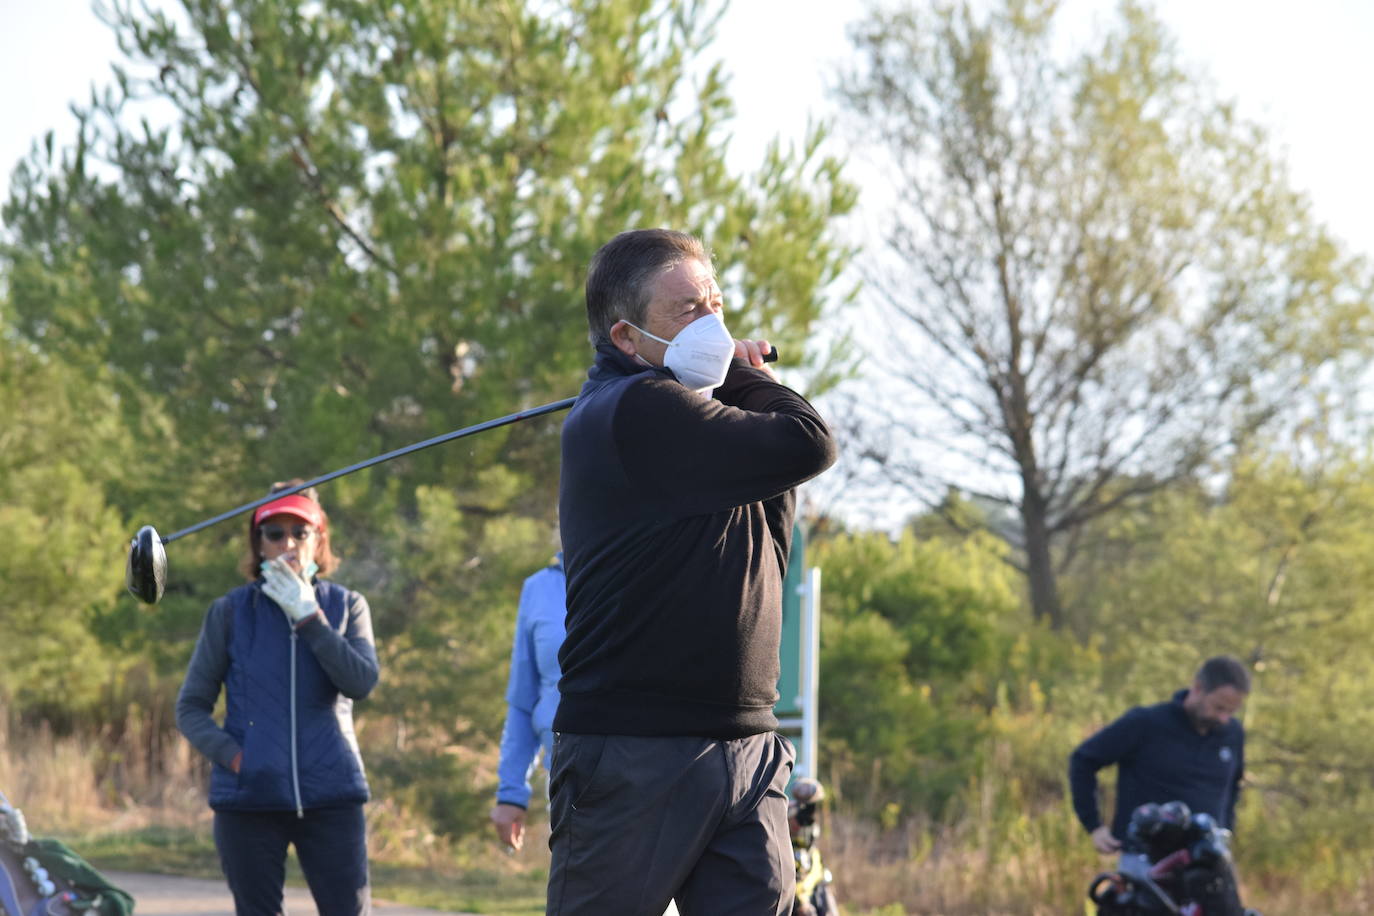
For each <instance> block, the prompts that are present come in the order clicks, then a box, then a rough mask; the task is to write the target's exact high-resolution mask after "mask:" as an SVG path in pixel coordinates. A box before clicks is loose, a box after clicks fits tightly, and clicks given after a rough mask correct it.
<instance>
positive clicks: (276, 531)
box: [259, 525, 315, 544]
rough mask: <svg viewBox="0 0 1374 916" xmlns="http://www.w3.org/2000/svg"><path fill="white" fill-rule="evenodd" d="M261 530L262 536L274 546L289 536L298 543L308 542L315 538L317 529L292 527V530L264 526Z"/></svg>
mask: <svg viewBox="0 0 1374 916" xmlns="http://www.w3.org/2000/svg"><path fill="white" fill-rule="evenodd" d="M259 530H260V531H261V532H262V536H263V537H265V538H267V540H269V541H271V542H272V543H273V544H275V543H277V541H280V540H281V539H282V538H284V537H286V536H287V535H288V534H290V535H291V537H292V538H294V539H295V540H296V541H298V542H299V541H308V540H310V539H311V538H313V537H314V536H315V529H314V528H313V527H312V526H310V525H292V526H291V527H290V528H286V527H285V526H283V525H263V526H262V528H261V529H259Z"/></svg>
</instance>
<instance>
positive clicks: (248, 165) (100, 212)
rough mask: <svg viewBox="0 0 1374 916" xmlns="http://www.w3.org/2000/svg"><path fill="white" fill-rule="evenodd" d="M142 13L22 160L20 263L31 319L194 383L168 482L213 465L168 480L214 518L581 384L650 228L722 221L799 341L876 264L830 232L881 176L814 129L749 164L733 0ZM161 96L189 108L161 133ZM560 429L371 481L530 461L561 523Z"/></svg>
mask: <svg viewBox="0 0 1374 916" xmlns="http://www.w3.org/2000/svg"><path fill="white" fill-rule="evenodd" d="M113 22H114V27H115V28H116V30H117V33H118V36H119V39H120V42H121V47H122V48H123V49H124V50H125V51H126V52H127V53H128V54H129V56H130V63H129V64H128V65H126V66H123V67H120V68H118V69H117V71H116V75H117V78H118V79H117V85H116V86H115V87H113V88H112V89H111V90H109V91H107V92H106V93H105V94H103V95H102V96H100V97H99V98H97V99H96V100H95V101H94V103H93V104H92V106H91V107H89V108H88V109H85V110H83V112H82V114H81V118H82V121H81V127H80V131H79V141H78V144H77V146H76V148H75V149H73V150H71V151H68V152H66V153H63V154H61V156H60V158H58V157H57V154H56V153H49V154H47V155H45V151H44V150H43V149H39V150H38V151H36V152H35V154H34V156H33V157H31V159H30V160H29V161H28V162H26V163H24V164H23V165H22V166H21V167H20V169H19V170H18V171H17V172H16V175H15V179H14V185H13V191H12V194H11V197H10V200H9V203H8V205H7V208H6V210H5V218H6V222H7V223H8V224H9V225H10V226H12V227H13V232H12V236H13V238H12V241H11V243H10V244H9V245H8V246H7V247H6V248H5V251H4V261H5V265H6V267H7V272H8V275H9V280H10V284H11V289H12V295H13V301H14V307H15V311H16V316H17V324H18V327H19V329H20V331H21V332H22V333H23V334H24V335H25V336H26V337H28V338H29V339H30V340H33V341H36V342H39V343H40V344H41V346H42V347H43V348H44V349H46V350H50V351H53V352H60V353H63V354H64V355H66V356H67V357H68V358H70V359H72V360H73V361H74V362H78V363H80V364H82V365H87V366H97V365H99V366H112V367H113V368H114V369H115V370H116V372H115V377H114V380H113V381H114V384H115V385H116V390H117V391H118V392H119V393H120V394H121V396H123V395H124V394H125V393H126V392H128V391H130V390H131V389H132V390H137V391H148V390H151V391H154V392H157V393H158V394H159V396H160V397H162V398H164V399H165V405H166V409H167V411H168V413H169V415H170V416H171V418H172V420H173V421H174V424H175V447H174V448H172V449H170V450H169V451H170V452H171V453H173V455H169V456H168V457H167V459H166V470H167V471H168V472H169V473H168V477H169V478H171V479H181V478H184V477H185V476H187V473H188V471H193V470H194V469H197V468H204V469H205V477H206V479H207V480H208V481H210V482H211V485H210V487H209V489H208V492H205V493H186V492H179V493H177V494H176V495H175V498H173V496H171V495H170V494H167V495H165V496H164V500H165V504H166V505H175V506H176V507H177V509H178V511H179V512H181V513H184V514H194V511H197V510H207V511H208V510H213V509H214V508H216V507H218V506H221V505H222V503H223V501H224V500H223V493H224V488H225V487H226V486H228V487H232V488H233V489H234V490H243V489H248V490H250V491H252V492H257V491H258V490H259V489H260V488H261V487H262V486H263V485H264V483H265V482H266V481H267V480H270V479H275V478H281V477H289V476H297V475H299V476H311V475H312V474H313V473H315V472H318V471H321V470H324V469H327V468H330V467H337V466H340V465H342V464H346V463H348V462H349V461H353V460H357V459H359V458H362V457H364V456H366V455H369V454H375V453H378V452H381V451H385V450H387V449H390V448H393V447H396V446H399V445H401V444H404V443H406V442H409V441H413V440H415V439H417V438H423V437H425V436H428V435H432V434H434V433H436V432H440V431H443V430H444V429H447V428H451V427H453V426H457V425H462V424H464V423H468V422H473V421H475V420H477V419H482V418H485V417H488V416H492V415H499V414H501V413H505V412H508V411H510V410H512V409H516V408H518V407H521V406H528V405H531V404H534V403H539V402H543V401H546V400H552V399H554V398H555V397H560V396H566V395H567V394H570V393H573V392H575V390H576V388H577V386H578V384H579V379H580V376H581V372H582V370H583V368H584V367H585V365H586V364H587V362H588V352H587V348H586V345H585V342H584V341H585V330H584V329H585V321H584V317H583V313H582V309H581V304H580V299H581V281H582V273H583V270H584V268H585V265H586V262H587V260H588V258H589V257H590V255H591V253H592V252H593V251H594V250H595V249H596V248H597V247H598V246H599V245H600V244H601V243H602V242H604V241H605V240H606V239H608V238H609V237H610V236H611V235H613V234H614V233H616V232H618V231H620V230H622V229H625V228H629V227H633V226H637V225H643V224H669V225H674V226H680V227H684V228H687V229H691V230H695V231H698V232H700V233H702V234H703V235H704V236H705V237H706V238H707V239H708V241H710V242H711V243H712V244H713V246H714V247H715V250H716V253H717V256H718V259H719V261H720V263H721V264H722V266H723V267H725V268H726V277H727V279H728V281H729V290H728V291H729V292H730V293H733V294H735V295H736V296H737V297H738V299H739V301H740V302H741V303H742V309H741V315H740V318H739V319H738V320H737V321H736V325H737V328H738V330H739V332H741V333H745V332H760V333H764V332H766V333H768V334H769V335H771V336H772V337H773V338H775V339H777V340H778V341H779V342H780V344H781V345H782V346H783V347H785V348H788V349H789V350H791V351H792V352H795V353H797V354H801V353H802V352H803V350H804V341H805V340H806V331H807V327H808V325H809V324H810V323H811V321H812V320H814V319H815V317H816V316H817V314H818V312H819V308H820V303H821V299H822V295H823V291H824V289H825V286H826V285H827V284H828V282H829V281H830V280H831V279H833V278H834V276H835V275H836V273H837V271H838V270H839V269H840V267H841V266H842V265H843V262H844V260H845V257H846V256H847V252H846V251H845V250H844V249H843V248H842V247H841V246H839V245H838V244H837V243H836V242H835V241H834V240H833V239H832V238H831V237H830V230H829V228H828V221H829V220H830V219H831V217H833V216H835V215H837V214H840V213H843V212H844V211H846V210H847V209H848V208H849V207H850V205H851V204H852V200H853V195H852V191H851V190H850V188H849V187H848V186H847V185H846V184H844V183H843V181H841V179H840V178H839V174H838V164H837V163H836V162H834V161H833V160H828V159H820V158H819V157H818V155H817V154H816V151H815V145H814V144H812V145H809V146H807V147H806V148H805V149H804V150H802V151H801V152H800V153H799V154H798V155H796V156H792V155H786V154H783V153H781V152H779V151H778V150H776V149H775V150H774V151H773V152H771V153H770V154H769V155H768V156H767V157H766V161H764V162H763V163H761V164H760V167H759V169H758V171H757V173H756V174H754V175H751V176H748V177H744V176H736V175H734V174H731V172H730V171H729V170H728V169H727V168H726V166H725V164H724V159H723V155H724V140H725V134H724V125H725V123H726V122H727V120H728V118H729V116H730V115H731V107H730V102H729V99H728V97H727V95H726V94H725V90H724V85H723V81H722V77H721V74H720V72H719V70H712V71H710V72H709V73H708V74H707V75H706V76H705V77H704V78H703V79H702V80H701V81H700V83H699V84H698V85H695V86H688V85H686V80H687V77H686V74H687V72H688V69H687V65H688V62H689V60H691V59H692V58H694V57H695V56H697V55H699V53H700V51H701V48H702V46H703V44H704V43H705V42H706V41H707V40H708V38H709V36H710V27H711V23H712V16H711V15H710V9H709V8H708V7H707V5H705V4H700V3H693V2H685V0H681V2H650V0H615V2H600V0H598V2H589V0H588V2H567V3H563V4H555V5H550V4H544V3H533V2H531V3H514V4H462V3H454V2H448V0H413V2H403V3H397V4H389V5H383V6H378V5H376V4H372V3H361V2H351V0H336V2H326V3H322V4H312V5H308V6H304V7H303V6H301V5H300V4H297V3H291V2H286V0H240V2H228V0H187V2H186V3H185V4H184V5H183V8H182V10H181V11H180V15H178V16H176V17H173V16H170V15H167V14H164V13H162V12H148V11H144V10H141V9H135V8H134V7H133V6H131V5H130V6H125V5H120V6H118V7H117V8H116V11H115V13H114V15H113ZM147 98H152V99H155V100H157V102H158V103H159V104H161V105H162V106H164V107H169V108H170V109H171V111H172V112H174V117H173V120H172V124H171V125H170V126H169V127H166V128H154V127H150V126H148V125H147V123H146V122H145V123H144V124H142V125H141V126H137V127H136V126H133V125H132V123H131V122H132V117H131V113H132V112H133V111H134V110H135V109H136V101H135V100H139V99H147ZM97 161H99V162H100V163H101V165H100V166H97V165H96V163H97ZM131 403H132V404H136V403H137V401H136V400H132V401H131ZM129 409H135V408H134V407H130V408H129ZM131 422H137V418H136V417H135V418H133V419H132V420H131ZM556 449H557V435H556V427H555V426H554V425H553V424H550V423H544V424H526V425H522V426H517V427H513V428H511V429H509V430H506V431H500V432H494V433H491V434H488V435H486V436H485V437H483V438H481V439H479V440H473V441H472V442H471V443H470V444H467V445H465V446H464V447H463V448H462V449H449V450H443V449H440V450H434V451H430V452H425V453H420V454H417V455H416V456H414V457H412V458H409V459H407V460H406V461H405V462H404V463H398V464H397V465H395V466H392V467H390V468H388V469H387V470H386V471H385V472H384V473H378V474H377V475H373V478H372V479H373V481H374V487H373V488H372V490H370V492H369V495H371V494H372V493H375V492H376V489H377V488H384V487H385V485H386V481H387V480H389V479H391V478H395V477H400V478H402V479H404V480H406V481H407V482H408V483H409V484H411V485H412V486H413V484H414V483H417V482H418V483H424V482H439V481H443V482H446V483H452V484H462V483H464V482H471V481H472V480H474V479H475V477H476V475H477V473H478V472H479V471H480V469H482V468H485V467H487V466H489V465H491V464H493V463H504V464H509V465H511V466H512V467H516V468H519V469H521V471H522V473H524V474H525V475H526V478H525V482H526V484H527V486H526V488H525V490H524V494H525V495H524V499H523V501H522V503H521V505H520V507H519V508H520V509H522V510H523V511H526V512H530V513H533V514H537V515H541V516H543V517H546V518H547V517H548V511H549V506H550V504H551V499H550V496H551V494H552V493H553V491H554V487H555V485H556V480H557V477H556V474H555V473H553V470H552V469H553V466H554V462H555V460H556ZM190 462H194V463H190ZM173 469H175V476H174V477H173V475H172V474H171V472H172V471H173ZM412 492H413V491H412V490H409V489H408V488H403V491H402V493H401V495H400V497H399V498H400V499H401V501H402V505H403V507H404V505H405V504H406V503H407V501H408V500H411V499H413V496H411V495H409V494H410V493H412ZM343 508H344V509H345V511H348V507H343ZM359 515H360V516H361V517H362V518H365V517H366V512H361V513H359ZM360 520H361V518H360Z"/></svg>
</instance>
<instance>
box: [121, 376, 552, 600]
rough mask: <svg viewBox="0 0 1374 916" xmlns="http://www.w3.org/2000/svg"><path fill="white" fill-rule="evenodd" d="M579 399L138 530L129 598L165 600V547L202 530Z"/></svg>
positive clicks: (127, 573)
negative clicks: (207, 513) (188, 520)
mask: <svg viewBox="0 0 1374 916" xmlns="http://www.w3.org/2000/svg"><path fill="white" fill-rule="evenodd" d="M576 400H577V398H564V399H563V400H561V401H554V402H553V403H552V404H545V405H543V406H542V407H531V408H530V409H529V410H521V411H518V412H516V413H512V414H507V415H506V416H504V417H497V418H496V419H495V420H487V421H485V422H482V423H478V424H475V425H473V426H465V427H463V428H462V429H455V430H454V431H453V432H448V433H444V434H443V435H442V436H435V437H433V438H432V439H426V440H424V441H423V442H416V443H414V444H413V445H407V446H404V447H402V448H398V449H396V450H394V451H390V452H387V453H386V454H385V455H378V456H377V457H376V458H369V459H367V460H366V461H360V462H358V463H357V464H350V465H349V466H348V467H346V468H342V469H341V470H338V471H331V472H330V473H328V474H324V475H322V476H320V477H316V478H314V479H313V480H307V481H306V482H305V483H301V484H297V485H296V486H294V487H288V488H286V489H284V490H278V491H276V492H275V493H270V494H268V495H267V496H264V497H262V498H261V499H255V500H253V501H252V502H251V503H244V504H243V505H242V506H239V507H237V508H234V509H230V510H229V511H228V512H221V513H220V514H219V515H216V516H215V517H214V518H207V519H206V520H205V521H203V522H197V523H196V524H194V525H192V526H191V527H189V528H183V529H181V530H180V531H175V532H173V533H172V534H169V535H167V536H166V537H163V536H161V535H159V534H158V533H157V529H155V528H154V527H153V526H152V525H144V526H143V527H142V528H140V529H138V533H137V534H135V535H134V537H133V540H132V541H130V542H129V562H128V565H127V566H126V567H125V570H124V585H125V587H126V588H128V589H129V594H131V595H133V596H134V597H135V598H137V599H138V600H140V601H142V602H143V603H144V604H157V603H158V601H159V600H160V599H161V598H162V591H163V588H164V587H165V586H166V583H167V551H166V550H165V549H164V545H166V544H170V543H171V542H172V541H175V540H176V539H178V538H183V537H185V536H186V535H188V534H195V533H196V532H197V531H200V530H201V529H202V528H209V527H210V526H211V525H215V524H218V523H220V522H222V521H224V520H225V519H230V518H233V517H234V516H236V515H242V514H243V513H244V512H248V511H251V510H253V509H256V508H257V507H258V506H265V505H266V504H267V503H270V502H272V501H273V500H275V499H281V498H282V497H283V496H290V495H291V494H292V493H299V492H300V491H301V490H304V489H307V488H308V487H313V486H316V485H318V484H322V483H324V482H326V481H329V480H333V479H334V478H336V477H342V476H344V475H345V474H352V473H353V472H354V471H361V470H362V469H363V468H370V467H372V466H373V465H374V464H381V463H382V462H383V461H390V460H391V459H393V458H400V457H401V456H402V455H409V454H410V453H411V452H418V451H420V450H421V449H426V448H429V447H430V446H434V445H441V444H443V443H445V442H452V441H453V440H454V439H461V438H463V437H464V436H471V435H472V434H474V433H480V432H483V431H484V430H488V429H495V428H496V427H498V426H506V425H508V424H510V423H515V422H518V421H520V420H528V419H530V418H531V417H539V416H543V415H544V414H547V413H555V412H557V411H560V410H567V409H568V408H569V407H571V406H572V405H573V402H574V401H576Z"/></svg>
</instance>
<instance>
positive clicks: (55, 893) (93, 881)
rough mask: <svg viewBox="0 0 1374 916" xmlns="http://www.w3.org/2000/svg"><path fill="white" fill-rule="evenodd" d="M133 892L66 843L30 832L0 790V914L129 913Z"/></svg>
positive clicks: (116, 915)
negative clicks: (108, 879) (106, 876)
mask: <svg viewBox="0 0 1374 916" xmlns="http://www.w3.org/2000/svg"><path fill="white" fill-rule="evenodd" d="M133 910H134V901H133V898H132V897H130V896H129V895H128V894H126V893H125V892H124V891H121V890H120V889H119V888H117V887H115V886H114V885H112V884H110V882H109V881H107V880H105V877H104V876H103V875H101V874H100V872H98V871H96V870H95V869H94V868H92V867H91V866H90V864H88V863H87V862H86V860H84V859H82V858H81V857H80V856H78V855H77V854H76V853H74V852H72V851H71V850H70V849H69V848H67V846H66V845H64V844H63V843H61V842H59V841H57V840H39V839H34V838H33V837H32V836H30V835H29V830H28V825H27V824H26V823H25V821H24V812H22V811H20V810H19V809H18V808H15V807H14V806H13V805H11V804H10V803H9V799H7V798H5V796H4V793H0V916H85V914H96V916H130V914H132V913H133Z"/></svg>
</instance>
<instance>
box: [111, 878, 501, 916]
mask: <svg viewBox="0 0 1374 916" xmlns="http://www.w3.org/2000/svg"><path fill="white" fill-rule="evenodd" d="M103 874H104V875H105V877H107V878H109V879H110V882H111V883H112V884H114V886H115V887H118V888H121V889H123V890H126V891H128V892H129V893H130V894H132V895H133V898H134V914H135V916H234V901H233V898H231V897H230V896H229V890H228V888H226V887H225V886H224V882H223V881H210V880H206V879H204V878H178V877H173V876H172V875H149V874H143V873H139V872H126V871H107V872H103ZM286 909H287V912H288V913H289V914H290V916H316V912H315V904H314V901H312V900H311V899H310V892H309V891H308V890H306V889H305V888H302V887H288V888H287V889H286ZM372 912H373V913H376V914H377V916H474V914H471V913H446V912H442V911H440V910H427V909H424V908H423V907H418V906H405V905H403V904H399V903H386V902H385V901H381V900H373V901H372Z"/></svg>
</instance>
